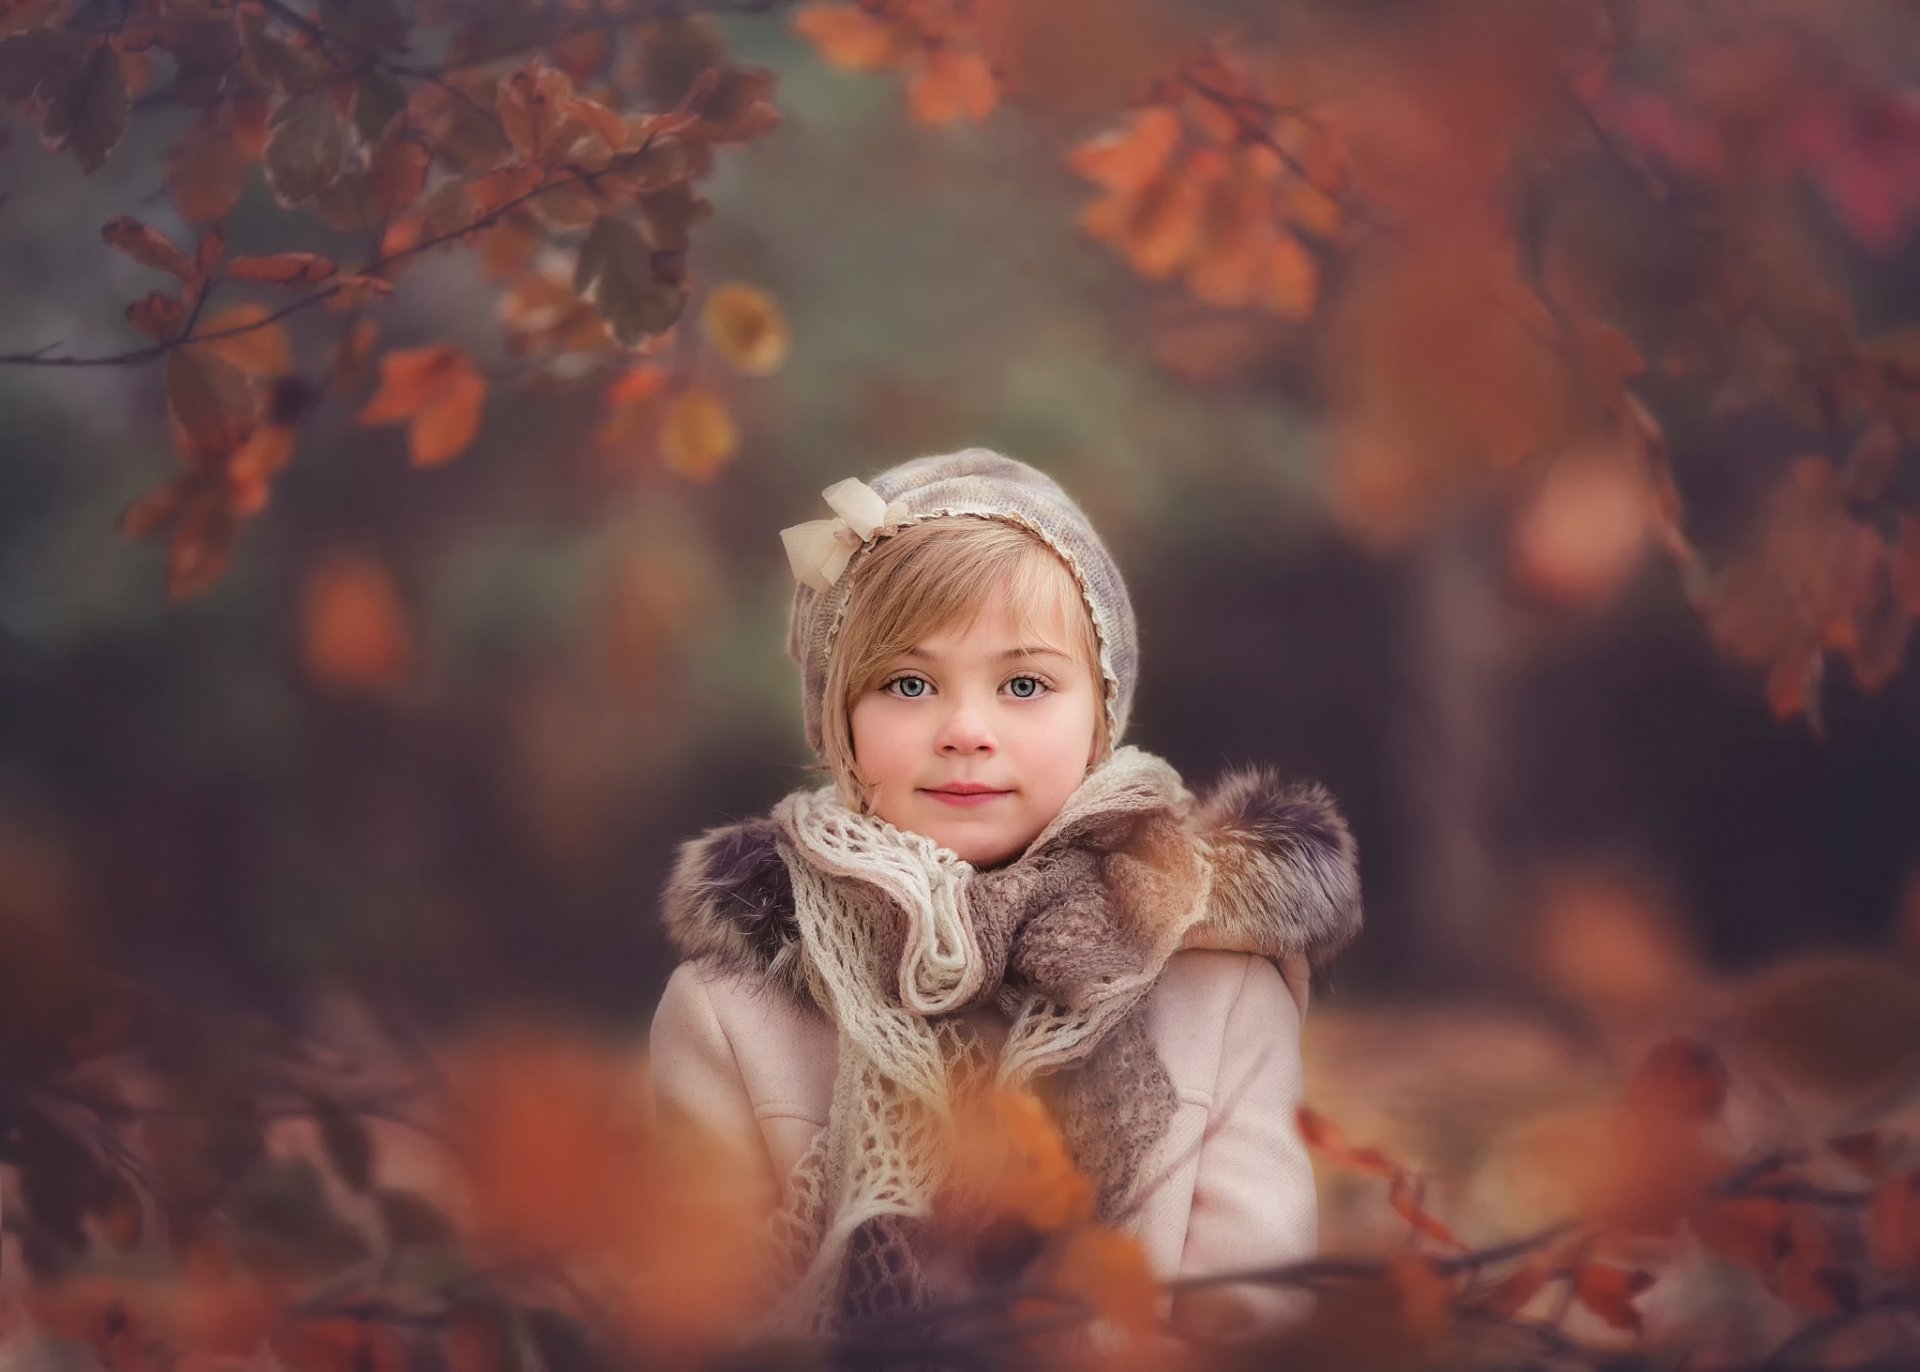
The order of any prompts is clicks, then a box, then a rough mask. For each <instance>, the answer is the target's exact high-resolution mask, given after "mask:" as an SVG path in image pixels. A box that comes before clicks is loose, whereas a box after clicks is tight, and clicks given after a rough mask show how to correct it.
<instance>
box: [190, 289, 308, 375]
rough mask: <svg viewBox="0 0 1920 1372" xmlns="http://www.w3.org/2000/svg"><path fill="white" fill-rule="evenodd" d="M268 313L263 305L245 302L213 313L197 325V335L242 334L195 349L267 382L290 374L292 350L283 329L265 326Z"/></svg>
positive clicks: (275, 324)
mask: <svg viewBox="0 0 1920 1372" xmlns="http://www.w3.org/2000/svg"><path fill="white" fill-rule="evenodd" d="M270 313H272V311H270V310H269V309H268V308H267V307H266V306H265V305H262V304H259V303H258V302H249V303H247V304H244V305H229V306H228V307H227V308H225V309H223V310H216V311H215V312H213V313H212V314H210V315H208V316H207V317H206V318H204V319H202V320H201V321H200V327H199V330H198V333H199V334H200V335H208V334H221V333H224V332H225V331H226V330H228V329H238V330H242V332H239V333H227V334H226V335H225V337H219V338H206V340H205V341H204V342H196V343H195V344H194V345H193V346H194V347H195V348H204V349H206V350H208V351H209V352H213V353H217V354H219V355H220V356H221V357H224V358H225V359H226V360H227V361H229V362H231V363H232V364H233V365H234V366H236V367H238V368H239V369H240V370H241V371H243V372H245V373H246V374H247V375H248V376H253V377H260V378H263V379H265V378H271V377H276V376H286V375H288V374H290V373H291V372H292V371H293V347H292V345H291V344H290V343H289V342H288V340H287V331H286V329H285V328H284V327H283V326H282V325H281V324H280V323H279V322H278V321H275V322H272V323H266V322H263V321H265V320H266V318H267V316H268V315H269V314H270Z"/></svg>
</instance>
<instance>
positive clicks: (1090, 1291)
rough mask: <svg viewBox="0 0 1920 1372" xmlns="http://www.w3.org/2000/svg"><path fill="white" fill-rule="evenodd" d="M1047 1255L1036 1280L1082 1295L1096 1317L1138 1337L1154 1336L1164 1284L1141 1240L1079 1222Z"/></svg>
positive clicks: (1050, 1287)
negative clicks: (1155, 1308) (1161, 1290)
mask: <svg viewBox="0 0 1920 1372" xmlns="http://www.w3.org/2000/svg"><path fill="white" fill-rule="evenodd" d="M1048 1257H1049V1260H1048V1261H1046V1262H1044V1263H1043V1264H1042V1265H1041V1267H1040V1269H1039V1270H1038V1271H1037V1272H1036V1273H1035V1278H1036V1281H1037V1282H1039V1283H1042V1284H1044V1285H1045V1286H1046V1287H1047V1288H1048V1289H1049V1290H1054V1291H1060V1292H1063V1293H1066V1294H1067V1295H1070V1296H1077V1297H1079V1298H1080V1299H1081V1300H1083V1301H1085V1302H1086V1303H1087V1306H1088V1307H1089V1308H1090V1309H1091V1310H1092V1311H1093V1312H1094V1314H1095V1316H1096V1317H1097V1318H1099V1319H1103V1320H1105V1321H1107V1322H1108V1323H1109V1324H1111V1325H1113V1326H1114V1327H1115V1328H1117V1329H1121V1330H1124V1331H1126V1333H1127V1334H1128V1335H1130V1336H1132V1337H1134V1338H1139V1339H1144V1338H1146V1337H1148V1336H1149V1335H1150V1334H1152V1332H1153V1330H1154V1327H1155V1323H1156V1320H1155V1313H1154V1306H1155V1302H1156V1301H1157V1299H1158V1297H1159V1294H1160V1286H1159V1283H1158V1282H1157V1281H1155V1280H1154V1276H1153V1271H1152V1269H1151V1268H1150V1267H1149V1266H1148V1264H1147V1255H1146V1250H1145V1249H1143V1248H1142V1247H1141V1246H1140V1241H1139V1240H1138V1239H1136V1238H1134V1237H1132V1236H1131V1235H1127V1234H1119V1233H1115V1232H1114V1231H1113V1230H1111V1229H1104V1228H1101V1227H1100V1226H1098V1225H1093V1224H1079V1225H1075V1226H1074V1227H1073V1228H1071V1229H1069V1230H1067V1231H1066V1232H1065V1233H1064V1234H1063V1235H1062V1236H1061V1239H1060V1241H1059V1244H1058V1247H1057V1248H1056V1249H1055V1250H1054V1251H1053V1252H1051V1253H1050V1254H1049V1255H1048Z"/></svg>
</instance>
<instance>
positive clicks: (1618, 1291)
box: [1573, 1263, 1653, 1333]
mask: <svg viewBox="0 0 1920 1372" xmlns="http://www.w3.org/2000/svg"><path fill="white" fill-rule="evenodd" d="M1651 1285H1653V1278H1652V1276H1650V1275H1649V1274H1648V1273H1645V1272H1641V1271H1636V1270H1633V1269H1630V1268H1625V1267H1613V1266H1610V1265H1607V1264H1605V1263H1588V1264H1587V1265H1586V1266H1584V1267H1582V1268H1581V1269H1580V1271H1579V1273H1578V1275H1577V1276H1576V1277H1575V1278H1574V1288H1573V1289H1574V1296H1575V1298H1576V1299H1578V1300H1579V1302H1580V1304H1582V1305H1584V1306H1586V1307H1587V1309H1589V1310H1591V1311H1593V1313H1594V1314H1596V1315H1598V1316H1599V1317H1600V1318H1601V1319H1603V1320H1605V1321H1606V1322H1607V1323H1608V1324H1610V1325H1612V1326H1613V1327H1614V1328H1616V1329H1627V1330H1632V1331H1634V1332H1636V1333H1637V1332H1638V1331H1639V1330H1640V1329H1641V1327H1642V1324H1643V1321H1642V1319H1641V1315H1640V1312H1639V1311H1638V1310H1636V1309H1635V1308H1634V1306H1633V1298H1634V1297H1635V1296H1637V1295H1639V1294H1640V1293H1641V1292H1642V1291H1645V1290H1646V1289H1647V1288H1648V1287H1649V1286H1651Z"/></svg>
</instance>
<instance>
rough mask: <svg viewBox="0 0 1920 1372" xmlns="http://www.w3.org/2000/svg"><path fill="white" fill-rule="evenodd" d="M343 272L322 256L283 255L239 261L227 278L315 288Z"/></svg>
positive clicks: (230, 270)
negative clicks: (314, 286) (337, 273)
mask: <svg viewBox="0 0 1920 1372" xmlns="http://www.w3.org/2000/svg"><path fill="white" fill-rule="evenodd" d="M339 270H340V269H339V268H338V267H336V266H335V265H334V264H333V262H332V261H331V260H330V259H328V258H325V257H322V256H320V255H319V254H318V253H310V252H282V253H272V254H269V255H268V256H265V257H236V258H234V259H233V260H232V261H231V262H229V263H227V268H226V274H227V275H228V276H230V277H234V278H236V279H238V280H241V281H266V282H271V283H272V284H273V285H276V286H312V285H315V284H317V283H319V282H321V281H325V280H326V279H327V278H328V277H330V276H332V275H333V274H334V273H335V272H337V271H339Z"/></svg>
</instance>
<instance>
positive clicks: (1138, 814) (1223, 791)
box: [664, 749, 1361, 1000]
mask: <svg viewBox="0 0 1920 1372" xmlns="http://www.w3.org/2000/svg"><path fill="white" fill-rule="evenodd" d="M1126 751H1127V752H1129V753H1133V754H1135V755H1136V756H1137V757H1140V758H1144V759H1145V760H1146V761H1147V762H1149V763H1154V764H1157V766H1158V767H1159V768H1160V769H1161V770H1162V771H1163V773H1164V776H1165V777H1166V778H1167V780H1166V782H1165V784H1164V786H1163V788H1161V789H1159V790H1147V791H1145V792H1143V791H1142V789H1141V784H1140V783H1138V782H1135V783H1132V784H1131V786H1130V787H1129V788H1128V789H1130V791H1131V793H1130V794H1120V787H1118V786H1116V785H1114V784H1108V783H1105V782H1104V781H1103V774H1104V775H1105V776H1112V775H1116V774H1117V769H1109V768H1101V769H1096V771H1095V772H1094V773H1093V774H1092V775H1091V776H1089V777H1088V779H1087V782H1086V783H1085V784H1084V785H1082V787H1081V788H1080V790H1079V791H1076V792H1075V793H1074V796H1073V798H1072V799H1071V800H1070V801H1069V802H1068V804H1067V806H1066V808H1065V809H1063V810H1062V812H1061V813H1060V815H1059V816H1057V817H1056V818H1055V820H1054V821H1053V823H1052V824H1050V825H1048V826H1047V829H1046V830H1045V831H1044V832H1043V833H1042V834H1041V835H1040V836H1039V837H1038V838H1037V839H1035V840H1034V842H1033V844H1032V846H1030V847H1029V848H1028V850H1027V851H1026V852H1025V853H1023V854H1022V855H1021V856H1020V857H1018V858H1016V859H1015V860H1014V861H1013V862H1011V863H1009V864H1007V865H1006V866H1004V867H1001V868H997V869H993V870H992V871H990V872H981V873H978V874H976V876H975V877H974V880H975V881H977V882H993V883H996V884H998V885H1000V886H1002V887H1004V886H1006V885H1008V884H1009V883H1020V882H1024V881H1026V880H1027V879H1028V878H1029V877H1030V876H1031V877H1033V878H1035V880H1034V882H1033V885H1034V887H1035V889H1045V888H1046V886H1047V885H1048V883H1046V882H1045V881H1044V880H1043V879H1041V877H1040V874H1042V873H1046V872H1056V871H1062V870H1069V871H1071V870H1098V871H1102V872H1113V871H1126V870H1129V865H1128V864H1127V863H1126V862H1125V861H1124V860H1122V861H1118V862H1116V861H1115V859H1116V858H1118V859H1125V858H1126V857H1128V856H1130V855H1132V854H1135V853H1137V852H1139V851H1141V850H1143V849H1145V848H1147V847H1149V846H1152V847H1159V846H1161V844H1162V843H1163V841H1164V838H1165V836H1166V835H1167V834H1169V833H1171V834H1174V835H1176V836H1177V837H1178V838H1179V839H1181V840H1184V843H1185V844H1186V845H1188V846H1190V847H1191V848H1192V849H1193V850H1194V851H1195V852H1197V853H1198V854H1199V855H1200V856H1202V857H1204V859H1205V860H1206V861H1205V864H1204V867H1205V870H1206V872H1207V874H1208V877H1207V880H1208V889H1207V897H1206V898H1207V907H1206V908H1207V914H1206V916H1205V917H1204V918H1203V919H1202V920H1201V921H1200V922H1199V923H1198V924H1197V925H1195V926H1194V927H1193V928H1192V929H1190V930H1189V931H1188V932H1187V935H1186V937H1185V939H1184V940H1183V942H1182V944H1181V946H1182V947H1186V948H1221V949H1228V950H1232V951H1238V952H1254V953H1260V954H1263V955H1265V956H1268V957H1271V958H1274V959H1275V960H1279V959H1282V958H1290V957H1305V958H1306V959H1307V961H1308V962H1309V963H1310V964H1311V965H1312V967H1313V968H1314V970H1315V972H1316V973H1319V972H1322V971H1324V969H1325V968H1326V966H1327V965H1328V963H1330V962H1331V961H1332V959H1333V957H1334V955H1335V954H1337V953H1338V952H1339V951H1340V950H1341V949H1342V948H1344V947H1345V946H1346V945H1347V944H1348V943H1349V942H1351V941H1352V939H1353V937H1354V936H1355V935H1356V934H1357V933H1358V932H1359V930H1360V922H1361V916H1360V884H1359V874H1358V870H1357V866H1356V846H1355V843H1354V839H1353V835H1352V834H1351V833H1350V832H1349V831H1348V829H1347V825H1346V821H1345V820H1344V819H1342V818H1341V816H1340V812H1339V810H1338V808H1337V807H1336V805H1335V804H1334V801H1333V798H1332V797H1331V796H1329V795H1328V794H1327V792H1326V790H1325V789H1324V788H1322V787H1320V786H1318V785H1316V784H1314V783H1311V782H1308V783H1287V782H1283V781H1281V780H1280V778H1279V777H1278V776H1277V775H1276V774H1275V773H1273V772H1272V771H1270V770H1268V769H1265V768H1258V767H1255V768H1245V769H1241V770H1238V771H1234V772H1231V773H1229V774H1227V775H1226V776H1224V777H1223V778H1221V780H1220V781H1219V782H1217V783H1216V784H1215V785H1214V786H1213V787H1212V788H1211V789H1210V790H1208V791H1207V792H1206V793H1205V794H1204V795H1202V796H1200V797H1198V798H1195V797H1194V796H1192V795H1190V794H1188V793H1187V791H1186V789H1185V788H1184V787H1183V786H1181V785H1180V784H1179V779H1178V777H1177V775H1175V774H1174V772H1173V769H1172V768H1171V767H1167V766H1166V764H1164V763H1160V762H1159V761H1158V759H1154V758H1152V757H1151V756H1150V755H1144V754H1139V753H1138V750H1134V749H1128V750H1126ZM1116 756H1117V755H1116ZM778 813H779V811H778V807H776V809H775V812H774V813H772V814H769V815H765V816H761V817H758V818H754V819H749V820H745V821H743V822H741V823H737V824H728V825H723V826H721V827H719V828H715V829H710V830H708V831H707V832H706V833H704V834H701V835H700V836H699V837H697V838H694V839H690V840H689V841H687V842H686V843H685V844H683V845H682V846H681V849H680V854H679V858H678V861H677V862H676V863H675V866H674V870H673V873H672V875H671V877H670V878H669V879H668V882H667V886H666V891H665V896H664V911H665V920H666V926H667V932H668V935H669V937H670V938H671V940H672V942H673V944H674V946H675V947H676V949H677V950H678V951H679V953H680V954H681V956H682V957H685V958H688V959H695V960H701V961H707V962H711V963H715V964H717V965H719V966H721V967H724V968H727V969H729V970H734V971H740V972H746V973H749V974H751V975H754V976H757V977H762V978H765V979H767V980H768V981H770V982H772V983H773V984H775V985H778V986H781V987H783V988H784V989H786V990H787V991H788V992H790V993H792V994H793V995H795V996H796V997H799V998H800V999H802V1000H811V996H810V995H809V993H808V990H807V986H806V972H805V968H804V965H803V961H802V958H801V955H800V939H799V932H798V926H797V923H796V921H795V919H794V914H793V885H792V881H791V879H790V877H789V876H788V872H787V861H788V857H787V856H784V855H783V848H784V849H785V852H786V853H788V854H790V853H792V851H793V849H792V846H791V845H790V844H788V843H786V842H785V836H784V832H783V828H782V825H781V823H780V820H779V819H778V817H777V816H778ZM1088 856H1091V857H1092V858H1093V859H1094V861H1093V862H1092V863H1090V864H1083V865H1081V866H1076V865H1075V863H1074V862H1072V861H1071V860H1070V859H1075V858H1081V859H1084V858H1086V857H1088Z"/></svg>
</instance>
